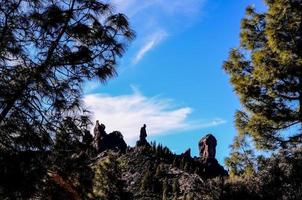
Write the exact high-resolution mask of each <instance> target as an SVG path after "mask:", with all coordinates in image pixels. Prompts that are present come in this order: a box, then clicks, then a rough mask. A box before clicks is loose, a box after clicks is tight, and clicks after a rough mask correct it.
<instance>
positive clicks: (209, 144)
mask: <svg viewBox="0 0 302 200" xmlns="http://www.w3.org/2000/svg"><path fill="white" fill-rule="evenodd" d="M216 145H217V140H216V138H215V137H214V136H213V135H212V134H208V135H206V136H204V137H203V138H201V140H200V141H199V143H198V146H199V156H200V157H201V158H203V159H208V158H215V156H216Z"/></svg>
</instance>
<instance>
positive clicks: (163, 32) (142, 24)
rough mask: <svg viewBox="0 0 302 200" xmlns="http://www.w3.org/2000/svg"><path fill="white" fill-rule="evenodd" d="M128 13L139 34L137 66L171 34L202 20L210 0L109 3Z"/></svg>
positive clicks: (134, 57) (134, 59) (135, 44)
mask: <svg viewBox="0 0 302 200" xmlns="http://www.w3.org/2000/svg"><path fill="white" fill-rule="evenodd" d="M107 1H108V2H110V3H112V4H113V6H114V7H115V8H116V10H117V11H118V12H122V13H125V14H126V15H127V16H128V17H129V21H130V23H131V25H132V27H133V28H134V30H135V31H136V33H137V38H136V40H135V41H134V42H133V43H132V45H131V48H132V49H134V52H135V53H134V54H133V55H131V56H130V57H132V58H131V62H132V63H130V64H134V65H135V64H137V63H138V62H139V61H140V60H141V59H142V58H143V57H144V55H145V54H146V53H148V52H149V51H150V50H151V49H152V48H155V47H156V46H158V44H159V43H160V42H162V41H163V38H164V37H165V36H167V35H171V36H172V35H174V34H175V33H177V32H180V31H183V30H185V29H186V28H187V27H188V26H190V25H191V24H193V23H194V22H196V21H197V20H199V19H200V18H201V17H200V15H201V14H202V7H203V5H204V3H205V2H206V0H107Z"/></svg>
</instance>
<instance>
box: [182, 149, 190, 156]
mask: <svg viewBox="0 0 302 200" xmlns="http://www.w3.org/2000/svg"><path fill="white" fill-rule="evenodd" d="M181 156H182V157H186V158H191V149H190V148H189V149H187V150H186V151H185V152H183V153H182V154H181Z"/></svg>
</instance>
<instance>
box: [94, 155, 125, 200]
mask: <svg viewBox="0 0 302 200" xmlns="http://www.w3.org/2000/svg"><path fill="white" fill-rule="evenodd" d="M93 171H94V180H93V183H94V184H93V195H94V197H93V198H95V199H105V200H107V199H108V200H109V199H116V200H118V199H122V198H123V182H122V181H121V174H120V169H119V163H118V162H117V161H116V158H115V157H114V156H111V155H109V157H107V158H106V160H103V161H100V162H99V163H98V164H97V165H95V166H93Z"/></svg>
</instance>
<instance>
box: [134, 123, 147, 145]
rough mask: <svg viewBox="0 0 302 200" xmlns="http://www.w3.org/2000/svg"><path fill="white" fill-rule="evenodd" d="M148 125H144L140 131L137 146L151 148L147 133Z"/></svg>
mask: <svg viewBox="0 0 302 200" xmlns="http://www.w3.org/2000/svg"><path fill="white" fill-rule="evenodd" d="M146 127H147V126H146V124H144V125H143V127H142V128H141V130H140V135H139V140H138V141H137V142H136V146H138V147H139V146H148V147H150V144H149V143H148V141H147V139H146V138H147V131H146Z"/></svg>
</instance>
